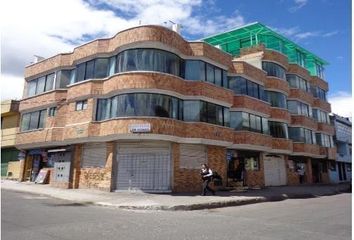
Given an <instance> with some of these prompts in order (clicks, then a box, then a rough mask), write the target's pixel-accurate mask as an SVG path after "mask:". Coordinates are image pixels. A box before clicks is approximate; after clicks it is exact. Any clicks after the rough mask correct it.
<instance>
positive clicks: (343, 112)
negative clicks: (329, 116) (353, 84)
mask: <svg viewBox="0 0 354 240" xmlns="http://www.w3.org/2000/svg"><path fill="white" fill-rule="evenodd" d="M328 101H329V102H330V104H331V106H332V112H333V113H335V114H338V115H340V116H343V117H350V118H351V117H352V114H353V98H352V94H351V93H348V92H343V91H339V92H336V93H333V94H331V95H330V96H329V97H328Z"/></svg>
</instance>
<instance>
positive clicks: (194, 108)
mask: <svg viewBox="0 0 354 240" xmlns="http://www.w3.org/2000/svg"><path fill="white" fill-rule="evenodd" d="M133 116H153V117H165V118H173V119H179V120H184V121H190V122H207V123H211V124H216V125H221V126H229V122H230V120H229V118H230V115H229V109H228V108H225V107H223V106H220V105H216V104H213V103H209V102H204V101H199V100H191V101H190V100H188V101H182V100H181V99H178V98H175V97H171V96H168V95H162V94H153V93H129V94H122V95H117V96H114V97H111V98H106V99H98V100H97V113H96V120H97V121H101V120H105V119H110V118H115V117H133Z"/></svg>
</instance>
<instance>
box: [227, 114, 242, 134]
mask: <svg viewBox="0 0 354 240" xmlns="http://www.w3.org/2000/svg"><path fill="white" fill-rule="evenodd" d="M242 126H243V117H242V112H230V127H231V128H233V129H235V130H242V128H243V127H242Z"/></svg>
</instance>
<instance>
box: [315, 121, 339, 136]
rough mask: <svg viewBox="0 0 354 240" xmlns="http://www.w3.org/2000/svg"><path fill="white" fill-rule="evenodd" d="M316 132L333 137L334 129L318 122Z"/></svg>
mask: <svg viewBox="0 0 354 240" xmlns="http://www.w3.org/2000/svg"><path fill="white" fill-rule="evenodd" d="M317 131H321V132H324V133H326V134H329V135H334V132H335V129H334V127H333V126H332V125H329V124H327V123H320V122H319V123H317Z"/></svg>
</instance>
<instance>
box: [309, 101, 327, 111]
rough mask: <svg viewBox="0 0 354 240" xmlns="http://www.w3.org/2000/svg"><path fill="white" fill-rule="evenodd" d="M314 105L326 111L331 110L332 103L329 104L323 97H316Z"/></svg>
mask: <svg viewBox="0 0 354 240" xmlns="http://www.w3.org/2000/svg"><path fill="white" fill-rule="evenodd" d="M312 107H314V108H319V109H321V110H323V111H326V112H331V104H329V103H328V102H326V101H323V100H322V99H319V98H315V99H314V101H313V106H312Z"/></svg>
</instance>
